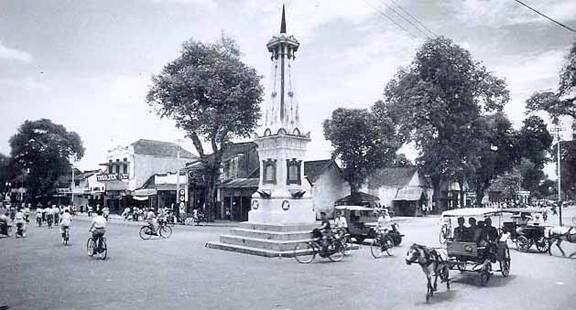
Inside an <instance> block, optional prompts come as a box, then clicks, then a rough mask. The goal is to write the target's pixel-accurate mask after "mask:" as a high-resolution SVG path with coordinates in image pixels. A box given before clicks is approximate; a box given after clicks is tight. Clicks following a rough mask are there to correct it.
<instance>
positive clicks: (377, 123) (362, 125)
mask: <svg viewBox="0 0 576 310" xmlns="http://www.w3.org/2000/svg"><path fill="white" fill-rule="evenodd" d="M323 126H324V137H325V138H326V140H328V141H330V142H331V144H332V148H333V151H332V157H333V158H337V159H339V160H340V161H341V163H342V172H343V175H344V179H345V180H346V181H347V182H348V184H349V185H350V194H351V195H354V194H355V193H357V192H358V191H359V190H360V187H361V186H362V184H363V183H364V182H365V180H366V178H367V177H368V176H369V175H370V173H372V172H374V170H376V169H379V168H382V167H384V166H386V165H387V164H392V163H393V162H394V160H395V159H396V151H397V150H398V148H399V147H400V145H401V143H398V141H396V140H395V135H394V126H393V123H392V122H391V120H390V119H386V118H377V117H376V116H375V114H374V113H371V112H370V111H369V110H367V109H344V108H338V109H336V110H334V111H333V112H332V117H331V118H330V119H327V120H325V121H324V124H323Z"/></svg>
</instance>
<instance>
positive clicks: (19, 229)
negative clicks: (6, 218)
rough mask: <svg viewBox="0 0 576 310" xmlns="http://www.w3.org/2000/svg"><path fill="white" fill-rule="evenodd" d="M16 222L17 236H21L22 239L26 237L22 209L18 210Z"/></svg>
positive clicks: (15, 217)
mask: <svg viewBox="0 0 576 310" xmlns="http://www.w3.org/2000/svg"><path fill="white" fill-rule="evenodd" d="M14 222H15V223H16V235H21V236H22V237H26V235H25V234H24V222H25V220H24V212H22V209H20V208H18V211H17V212H16V215H15V216H14Z"/></svg>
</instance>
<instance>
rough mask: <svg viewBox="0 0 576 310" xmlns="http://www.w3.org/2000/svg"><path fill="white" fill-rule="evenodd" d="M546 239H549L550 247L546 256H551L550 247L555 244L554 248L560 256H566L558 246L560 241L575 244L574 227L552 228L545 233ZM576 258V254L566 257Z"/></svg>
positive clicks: (575, 229)
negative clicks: (558, 251)
mask: <svg viewBox="0 0 576 310" xmlns="http://www.w3.org/2000/svg"><path fill="white" fill-rule="evenodd" d="M547 234H548V238H549V239H550V247H549V248H548V254H550V255H552V245H553V244H554V243H556V247H557V248H558V249H559V250H560V252H561V253H562V256H566V253H565V252H564V250H563V249H562V247H561V246H560V244H562V241H567V242H570V243H576V227H575V226H554V227H551V228H549V229H548V231H547ZM574 256H576V252H574V253H572V254H570V255H569V256H568V257H574Z"/></svg>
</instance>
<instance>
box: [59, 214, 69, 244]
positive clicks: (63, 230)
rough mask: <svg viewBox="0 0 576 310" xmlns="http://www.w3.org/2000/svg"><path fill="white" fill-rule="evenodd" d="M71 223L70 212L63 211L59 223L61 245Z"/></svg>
mask: <svg viewBox="0 0 576 310" xmlns="http://www.w3.org/2000/svg"><path fill="white" fill-rule="evenodd" d="M71 223H72V215H70V210H68V209H65V210H64V214H62V222H60V232H61V233H62V243H64V241H65V240H64V238H65V237H66V230H68V231H69V230H70V224H71Z"/></svg>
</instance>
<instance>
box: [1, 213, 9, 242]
mask: <svg viewBox="0 0 576 310" xmlns="http://www.w3.org/2000/svg"><path fill="white" fill-rule="evenodd" d="M6 214H7V213H0V235H5V236H8V237H10V235H9V234H8V216H7V215H6Z"/></svg>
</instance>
